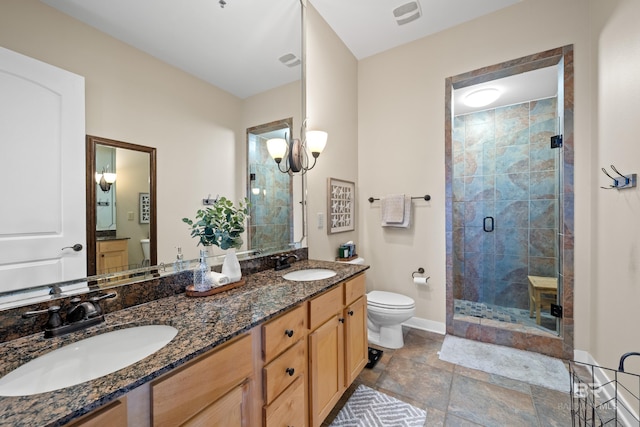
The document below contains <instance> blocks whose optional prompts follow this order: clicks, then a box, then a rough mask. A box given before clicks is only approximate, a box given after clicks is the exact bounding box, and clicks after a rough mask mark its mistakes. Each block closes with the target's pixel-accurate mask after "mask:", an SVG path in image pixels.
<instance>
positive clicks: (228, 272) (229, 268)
mask: <svg viewBox="0 0 640 427" xmlns="http://www.w3.org/2000/svg"><path fill="white" fill-rule="evenodd" d="M222 274H224V275H225V276H227V277H228V278H229V282H230V283H233V282H238V281H239V280H240V279H242V271H241V270H240V261H238V256H237V255H236V250H235V249H234V248H231V249H228V250H227V254H226V255H225V256H224V262H223V263H222Z"/></svg>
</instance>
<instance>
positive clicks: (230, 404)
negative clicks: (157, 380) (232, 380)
mask: <svg viewBox="0 0 640 427" xmlns="http://www.w3.org/2000/svg"><path fill="white" fill-rule="evenodd" d="M188 392H189V391H188V390H185V393H188ZM245 392H246V385H242V386H238V387H236V388H234V389H233V390H231V391H230V392H229V393H227V394H226V395H224V396H223V397H221V398H220V399H218V400H217V401H215V402H214V403H212V404H211V405H209V406H208V407H206V408H205V409H204V410H202V411H201V412H200V413H198V414H197V415H196V416H195V417H193V418H191V419H190V420H188V421H187V422H185V423H184V424H182V426H183V427H242V414H243V410H242V405H243V400H244V395H245Z"/></svg>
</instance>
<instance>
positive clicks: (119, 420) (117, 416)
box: [70, 397, 127, 427]
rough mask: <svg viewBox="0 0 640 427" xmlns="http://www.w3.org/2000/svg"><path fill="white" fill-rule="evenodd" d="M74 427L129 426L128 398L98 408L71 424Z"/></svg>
mask: <svg viewBox="0 0 640 427" xmlns="http://www.w3.org/2000/svg"><path fill="white" fill-rule="evenodd" d="M70 426H72V427H104V426H110V427H126V426H127V398H126V397H123V398H122V399H118V400H116V401H115V402H111V403H108V404H107V405H105V406H103V407H102V408H98V409H96V410H95V411H93V412H91V413H90V414H89V415H87V416H85V417H84V418H81V419H79V420H78V421H75V422H73V423H71V424H70Z"/></svg>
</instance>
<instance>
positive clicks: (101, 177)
mask: <svg viewBox="0 0 640 427" xmlns="http://www.w3.org/2000/svg"><path fill="white" fill-rule="evenodd" d="M114 182H116V174H115V173H113V172H107V171H106V170H105V169H102V173H98V172H96V184H98V185H99V186H100V189H101V190H102V191H104V192H105V193H107V192H108V191H109V190H111V185H112V184H113V183H114Z"/></svg>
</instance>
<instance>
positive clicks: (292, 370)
mask: <svg viewBox="0 0 640 427" xmlns="http://www.w3.org/2000/svg"><path fill="white" fill-rule="evenodd" d="M295 371H296V370H295V369H293V368H287V369H285V372H286V373H287V374H289V376H290V377H292V376H293V374H294V372H295Z"/></svg>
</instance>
